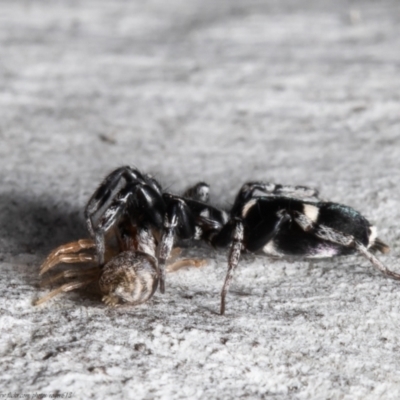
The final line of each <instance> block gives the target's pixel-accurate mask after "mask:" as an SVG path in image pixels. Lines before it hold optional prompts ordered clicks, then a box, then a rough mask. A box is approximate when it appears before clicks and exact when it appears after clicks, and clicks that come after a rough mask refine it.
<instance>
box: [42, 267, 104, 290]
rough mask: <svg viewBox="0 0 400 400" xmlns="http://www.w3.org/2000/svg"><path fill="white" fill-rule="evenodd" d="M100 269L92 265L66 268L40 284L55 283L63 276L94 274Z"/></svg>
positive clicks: (73, 276) (72, 276)
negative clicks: (89, 266)
mask: <svg viewBox="0 0 400 400" xmlns="http://www.w3.org/2000/svg"><path fill="white" fill-rule="evenodd" d="M99 272H100V269H99V267H94V268H88V269H68V270H66V271H62V272H60V273H58V274H56V275H54V276H52V277H50V278H48V279H46V280H45V281H42V282H41V284H40V286H41V287H44V286H48V285H52V284H54V283H56V282H57V281H59V280H61V279H63V278H75V277H78V276H84V275H95V274H96V273H99Z"/></svg>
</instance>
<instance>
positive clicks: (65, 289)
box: [35, 277, 95, 306]
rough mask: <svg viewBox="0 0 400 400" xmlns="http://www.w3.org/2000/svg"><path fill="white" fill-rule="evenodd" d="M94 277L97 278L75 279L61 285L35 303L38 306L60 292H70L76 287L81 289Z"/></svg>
mask: <svg viewBox="0 0 400 400" xmlns="http://www.w3.org/2000/svg"><path fill="white" fill-rule="evenodd" d="M94 279H95V278H94V277H91V278H90V279H86V280H84V281H74V282H69V283H66V284H64V285H62V286H60V287H59V288H57V289H55V290H53V291H51V292H50V293H48V294H47V295H46V296H44V297H42V298H40V299H38V300H37V301H36V302H35V305H36V306H38V305H40V304H43V303H45V302H46V301H48V300H50V299H51V298H52V297H54V296H57V295H58V294H59V293H63V292H64V293H65V292H70V291H71V290H75V289H79V288H81V287H85V286H87V285H89V284H90V283H92V282H93V281H94Z"/></svg>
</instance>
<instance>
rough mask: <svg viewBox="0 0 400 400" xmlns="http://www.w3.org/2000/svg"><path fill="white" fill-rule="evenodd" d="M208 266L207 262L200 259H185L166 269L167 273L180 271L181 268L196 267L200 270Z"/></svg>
mask: <svg viewBox="0 0 400 400" xmlns="http://www.w3.org/2000/svg"><path fill="white" fill-rule="evenodd" d="M205 265H207V261H206V260H202V259H199V258H184V259H182V260H178V261H175V262H174V263H172V264H169V265H168V266H167V268H166V271H167V272H168V273H169V272H176V271H178V270H180V269H181V268H185V267H196V268H200V267H203V266H205Z"/></svg>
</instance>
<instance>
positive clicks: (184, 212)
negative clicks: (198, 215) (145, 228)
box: [157, 194, 195, 293]
mask: <svg viewBox="0 0 400 400" xmlns="http://www.w3.org/2000/svg"><path fill="white" fill-rule="evenodd" d="M164 197H165V198H166V199H168V201H169V205H168V208H167V212H166V214H165V218H164V232H163V234H162V236H161V240H160V244H159V246H158V254H157V259H158V268H159V272H160V292H161V293H165V267H166V262H167V260H168V258H169V257H170V254H171V251H172V248H173V246H174V238H175V234H176V233H179V237H180V238H181V239H189V238H192V237H194V234H195V221H194V217H193V215H192V212H191V211H190V209H189V207H188V206H187V205H186V204H185V202H184V201H182V200H181V199H179V198H175V197H174V196H172V195H169V194H165V195H164Z"/></svg>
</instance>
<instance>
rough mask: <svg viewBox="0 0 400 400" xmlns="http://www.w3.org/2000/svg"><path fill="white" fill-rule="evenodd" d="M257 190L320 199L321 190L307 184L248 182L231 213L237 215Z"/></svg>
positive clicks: (273, 194)
mask: <svg viewBox="0 0 400 400" xmlns="http://www.w3.org/2000/svg"><path fill="white" fill-rule="evenodd" d="M256 191H259V192H262V193H263V194H264V195H267V196H289V197H295V198H299V199H302V198H310V199H314V200H318V199H319V192H318V190H316V189H313V188H310V187H307V186H291V185H281V184H276V183H271V182H247V183H245V184H244V185H243V186H242V187H241V189H240V190H239V193H238V194H237V196H236V199H235V203H234V205H233V207H232V211H231V214H232V215H237V213H238V212H239V210H241V208H242V207H243V205H244V204H245V203H246V202H247V201H249V200H250V199H251V198H253V197H254V193H255V192H256Z"/></svg>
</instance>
